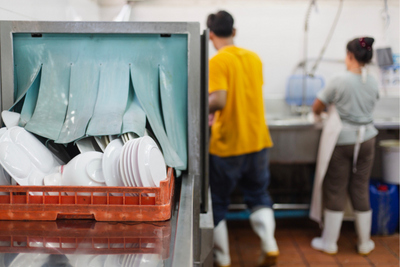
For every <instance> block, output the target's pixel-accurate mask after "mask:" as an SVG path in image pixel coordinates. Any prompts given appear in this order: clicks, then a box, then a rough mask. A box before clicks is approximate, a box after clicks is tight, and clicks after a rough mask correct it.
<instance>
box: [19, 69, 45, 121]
mask: <svg viewBox="0 0 400 267" xmlns="http://www.w3.org/2000/svg"><path fill="white" fill-rule="evenodd" d="M41 70H42V68H40V69H39V73H38V74H37V76H36V77H35V80H34V81H33V83H32V85H31V86H30V87H29V89H28V91H27V92H26V95H25V101H24V105H23V106H22V110H21V117H20V120H19V126H21V127H25V125H26V124H27V123H28V121H30V120H31V118H32V114H33V112H34V110H35V107H36V102H37V98H38V94H39V87H40V78H41V76H42V72H41Z"/></svg>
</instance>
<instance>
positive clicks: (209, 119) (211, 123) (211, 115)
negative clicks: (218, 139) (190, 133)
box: [208, 113, 215, 127]
mask: <svg viewBox="0 0 400 267" xmlns="http://www.w3.org/2000/svg"><path fill="white" fill-rule="evenodd" d="M214 116H215V113H210V114H208V126H210V127H211V126H212V125H213V124H214Z"/></svg>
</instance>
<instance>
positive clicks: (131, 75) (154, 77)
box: [13, 33, 188, 170]
mask: <svg viewBox="0 0 400 267" xmlns="http://www.w3.org/2000/svg"><path fill="white" fill-rule="evenodd" d="M13 45H14V47H13V48H14V63H15V66H16V67H15V68H16V70H18V71H16V72H15V73H16V75H17V77H16V82H15V88H14V89H15V96H16V99H17V100H23V99H24V105H23V107H22V111H24V112H21V113H24V114H25V115H24V116H23V121H22V120H21V124H24V123H26V125H25V128H26V129H27V130H28V131H31V132H33V133H35V134H38V135H40V136H43V137H46V138H48V139H51V140H55V141H56V142H57V143H69V142H73V141H75V140H78V139H81V138H83V137H85V136H87V135H94V136H96V135H114V134H121V133H126V132H134V133H136V134H137V135H139V136H143V134H144V131H145V122H146V117H147V119H148V121H149V123H150V125H151V127H152V130H153V132H154V133H155V135H156V137H157V139H158V141H159V143H160V145H161V148H162V150H163V153H164V156H165V160H166V163H167V164H168V165H169V166H171V167H175V168H177V169H180V170H183V169H186V166H187V75H188V73H187V51H188V50H187V36H186V35H174V34H173V35H171V36H170V37H161V36H160V35H157V34H146V35H139V34H125V35H121V34H42V37H32V36H31V35H30V34H22V33H21V34H14V35H13ZM21 102H22V101H21Z"/></svg>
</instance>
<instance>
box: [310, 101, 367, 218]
mask: <svg viewBox="0 0 400 267" xmlns="http://www.w3.org/2000/svg"><path fill="white" fill-rule="evenodd" d="M368 127H374V125H373V123H371V124H368V125H360V126H353V125H349V124H345V125H343V124H342V121H341V119H340V116H339V114H338V112H337V110H336V107H335V105H330V106H329V107H328V118H327V120H326V122H325V124H324V127H323V129H322V134H321V138H320V141H319V147H318V155H317V167H316V170H315V179H314V187H313V193H312V199H311V207H310V218H311V219H312V220H314V221H316V222H318V223H320V224H321V222H322V185H323V182H324V178H325V174H326V171H327V170H328V166H329V162H330V160H331V158H332V154H333V150H334V149H335V146H336V142H337V140H338V138H339V135H340V132H341V131H342V129H353V130H356V131H357V140H356V143H355V145H354V153H353V172H354V173H355V172H357V168H356V166H357V159H358V154H359V152H360V146H361V143H362V142H363V141H364V136H365V131H366V129H367V128H368ZM344 211H345V217H350V218H351V217H353V216H352V214H353V210H352V207H351V204H350V202H349V198H348V197H347V201H346V206H345V210H344Z"/></svg>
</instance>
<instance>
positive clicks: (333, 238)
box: [311, 209, 344, 255]
mask: <svg viewBox="0 0 400 267" xmlns="http://www.w3.org/2000/svg"><path fill="white" fill-rule="evenodd" d="M343 214H344V212H343V211H332V210H327V209H325V211H324V229H323V230H322V236H321V237H316V238H314V239H313V240H312V241H311V247H312V248H313V249H316V250H320V251H323V252H325V253H327V254H331V255H334V254H336V253H337V251H338V247H337V244H336V242H337V241H338V239H339V235H340V228H341V226H342V220H343Z"/></svg>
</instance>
